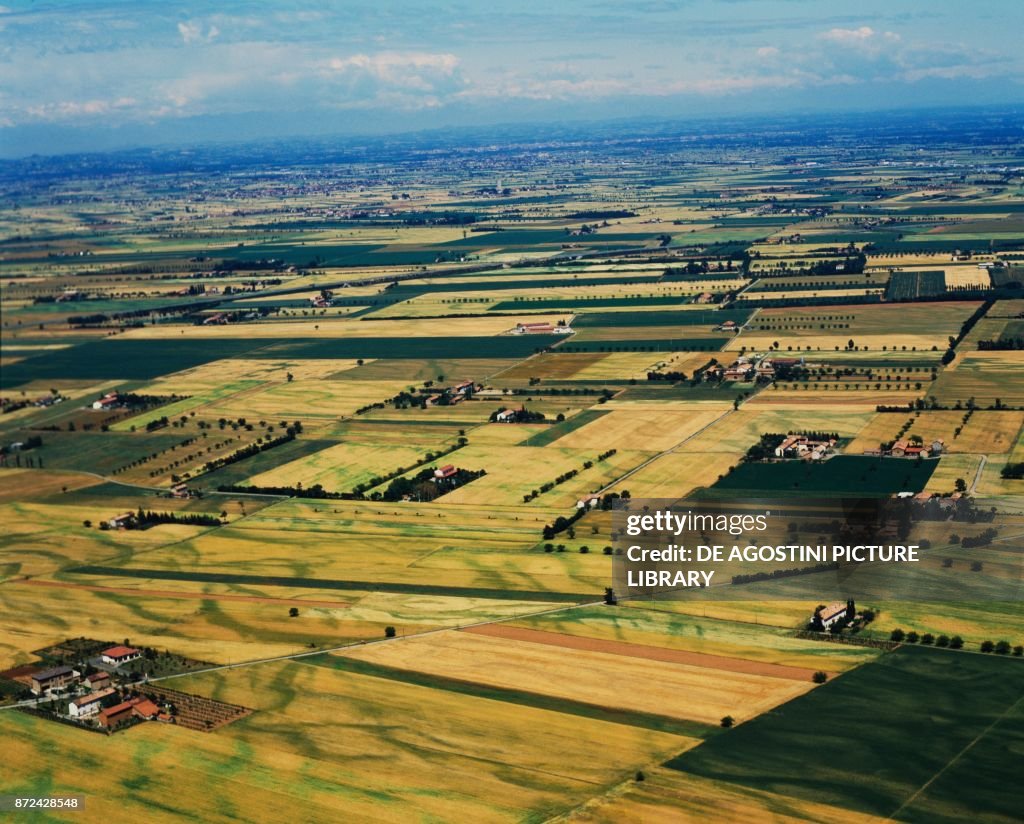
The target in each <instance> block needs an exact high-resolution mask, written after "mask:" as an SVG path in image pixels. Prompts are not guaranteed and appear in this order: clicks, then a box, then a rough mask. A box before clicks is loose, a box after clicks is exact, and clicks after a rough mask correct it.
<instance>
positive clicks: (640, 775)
mask: <svg viewBox="0 0 1024 824" xmlns="http://www.w3.org/2000/svg"><path fill="white" fill-rule="evenodd" d="M633 778H634V779H635V780H636V781H644V780H646V779H647V776H646V775H644V773H643V770H637V771H636V775H635V776H633Z"/></svg>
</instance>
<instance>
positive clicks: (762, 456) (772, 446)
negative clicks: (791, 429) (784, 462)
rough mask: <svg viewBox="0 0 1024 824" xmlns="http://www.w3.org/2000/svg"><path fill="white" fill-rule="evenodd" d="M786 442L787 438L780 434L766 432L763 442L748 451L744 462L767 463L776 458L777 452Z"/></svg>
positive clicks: (760, 441)
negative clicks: (780, 445)
mask: <svg viewBox="0 0 1024 824" xmlns="http://www.w3.org/2000/svg"><path fill="white" fill-rule="evenodd" d="M784 440H786V436H785V435H783V434H782V433H780V432H765V433H764V434H762V435H761V440H759V441H758V442H757V443H755V444H754V445H753V446H752V447H750V449H748V450H747V454H746V455H744V456H743V460H744V461H748V462H752V461H767V460H769V459H770V458H774V457H775V450H776V449H777V448H778V447H779V444H781V443H782V442H783V441H784Z"/></svg>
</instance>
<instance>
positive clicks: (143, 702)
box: [128, 696, 160, 721]
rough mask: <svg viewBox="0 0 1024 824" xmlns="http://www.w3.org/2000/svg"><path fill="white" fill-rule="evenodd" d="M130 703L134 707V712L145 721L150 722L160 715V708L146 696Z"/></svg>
mask: <svg viewBox="0 0 1024 824" xmlns="http://www.w3.org/2000/svg"><path fill="white" fill-rule="evenodd" d="M128 703H129V704H131V706H132V712H133V713H135V715H137V716H138V717H139V718H142V719H144V720H147V721H148V720H149V719H150V718H156V717H157V715H159V714H160V708H159V707H158V706H157V705H156V704H154V703H153V702H152V701H150V700H149V699H148V698H146V697H145V696H142V697H139V698H133V699H132V700H131V701H129V702H128Z"/></svg>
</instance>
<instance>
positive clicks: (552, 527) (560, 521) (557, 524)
mask: <svg viewBox="0 0 1024 824" xmlns="http://www.w3.org/2000/svg"><path fill="white" fill-rule="evenodd" d="M585 513H586V510H585V509H577V510H576V511H575V512H574V513H573V514H572V515H570V516H569V517H568V518H566V517H564V516H562V515H559V516H558V517H557V518H555V521H554V523H551V524H545V525H544V529H543V532H542V535H543V537H544V540H545V541H550V540H551V539H552V538H554V537H555V536H556V535H558V534H559V533H561V532H565V531H566V530H571V529H572V525H573V524H574V523H576V522H577V521H578V520H579V519H580V518H582V517H583V515H584V514H585Z"/></svg>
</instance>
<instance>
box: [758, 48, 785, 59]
mask: <svg viewBox="0 0 1024 824" xmlns="http://www.w3.org/2000/svg"><path fill="white" fill-rule="evenodd" d="M755 53H756V54H757V56H758V57H761V58H768V57H778V56H779V48H778V46H761V48H759V49H758V50H757V52H755Z"/></svg>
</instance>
